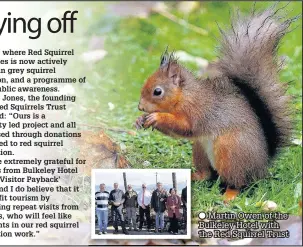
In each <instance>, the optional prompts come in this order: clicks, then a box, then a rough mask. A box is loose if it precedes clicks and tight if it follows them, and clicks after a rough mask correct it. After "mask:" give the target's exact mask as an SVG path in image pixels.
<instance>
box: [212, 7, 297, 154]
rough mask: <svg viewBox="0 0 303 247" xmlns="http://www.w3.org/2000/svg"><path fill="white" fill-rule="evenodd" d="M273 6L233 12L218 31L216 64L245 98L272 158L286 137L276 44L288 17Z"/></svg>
mask: <svg viewBox="0 0 303 247" xmlns="http://www.w3.org/2000/svg"><path fill="white" fill-rule="evenodd" d="M283 8H284V7H282V8H280V9H276V6H274V7H271V8H269V9H267V10H265V11H264V12H262V13H256V12H255V9H253V10H252V13H251V15H250V16H247V17H244V16H240V15H239V14H238V15H237V17H236V18H233V21H232V24H231V28H230V29H229V30H222V29H221V28H220V27H219V29H220V32H221V36H222V38H221V46H220V47H219V53H220V60H219V61H218V63H217V64H216V67H217V68H218V70H219V71H220V73H222V74H223V75H224V76H227V77H228V78H229V79H230V80H231V81H232V82H233V84H235V85H236V86H237V87H238V89H239V90H240V92H241V93H242V94H243V95H244V96H245V97H246V98H247V100H248V102H249V103H250V106H251V108H252V109H253V111H254V112H255V114H256V115H257V116H258V118H259V120H260V124H261V126H262V129H263V131H264V134H265V137H266V141H267V146H268V154H269V156H270V157H273V156H274V155H275V154H276V153H277V150H278V148H280V147H282V146H283V145H284V144H286V143H287V142H288V140H289V136H290V129H291V117H290V111H289V109H288V101H289V100H288V97H287V96H286V95H285V91H286V90H285V87H284V86H283V85H282V84H281V83H279V77H278V72H279V69H280V66H281V64H280V65H279V64H278V62H277V56H276V55H277V47H278V45H279V42H280V40H281V38H282V37H283V36H284V35H285V34H286V33H287V32H288V31H289V27H290V24H291V23H292V22H293V21H295V20H296V19H297V18H299V17H298V16H296V17H294V18H292V19H286V20H282V18H281V16H279V15H278V13H279V11H281V9H283Z"/></svg>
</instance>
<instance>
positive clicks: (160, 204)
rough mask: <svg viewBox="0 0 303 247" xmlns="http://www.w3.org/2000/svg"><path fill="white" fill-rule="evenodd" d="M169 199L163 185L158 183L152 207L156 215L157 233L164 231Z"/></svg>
mask: <svg viewBox="0 0 303 247" xmlns="http://www.w3.org/2000/svg"><path fill="white" fill-rule="evenodd" d="M166 199H167V193H166V191H165V190H164V189H163V187H162V183H160V182H158V183H157V189H156V190H154V192H153V194H152V198H151V207H152V208H153V209H154V210H155V213H156V229H155V232H156V233H157V232H158V231H159V232H162V231H163V229H164V211H165V209H166V207H165V202H166Z"/></svg>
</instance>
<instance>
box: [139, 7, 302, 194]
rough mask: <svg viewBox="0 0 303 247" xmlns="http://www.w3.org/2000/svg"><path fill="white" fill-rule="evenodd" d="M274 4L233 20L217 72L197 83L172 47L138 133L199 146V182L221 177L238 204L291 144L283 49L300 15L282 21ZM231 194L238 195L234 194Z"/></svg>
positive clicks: (147, 96) (146, 98)
mask: <svg viewBox="0 0 303 247" xmlns="http://www.w3.org/2000/svg"><path fill="white" fill-rule="evenodd" d="M279 11H280V9H276V8H275V6H274V7H271V8H269V9H267V10H265V11H263V12H259V13H256V11H255V9H253V10H252V12H251V14H250V15H249V16H242V15H241V16H240V15H238V16H237V17H236V18H234V19H233V20H232V23H231V27H230V28H229V29H227V30H222V29H221V28H220V27H219V30H220V33H221V39H220V46H219V60H218V61H217V62H215V63H214V64H212V69H215V71H216V73H215V74H214V75H213V76H210V77H208V78H205V79H197V78H196V77H195V76H194V75H193V74H192V73H191V72H190V71H188V70H187V69H186V68H185V67H183V66H182V65H181V64H179V63H178V61H177V58H176V57H175V56H174V54H173V53H168V52H167V49H166V51H165V52H164V54H163V55H162V56H161V64H160V67H159V69H158V70H157V71H156V72H155V73H153V74H152V75H151V76H150V77H149V78H148V79H147V81H146V82H145V84H144V86H143V88H142V91H141V98H140V103H139V106H138V108H139V110H141V111H144V112H145V114H143V115H142V116H141V117H139V118H138V119H137V121H136V127H137V128H141V127H144V128H149V127H152V128H155V129H157V130H158V131H160V132H162V133H164V134H166V135H169V136H172V137H181V138H187V139H189V140H191V141H193V163H194V165H195V167H196V171H197V172H196V174H194V175H193V178H194V179H207V178H210V177H211V174H212V173H213V172H214V171H216V172H217V173H218V175H219V176H220V177H221V179H222V180H223V182H225V183H226V184H227V186H228V189H230V188H233V189H235V191H236V192H235V193H234V194H233V192H231V194H232V196H231V197H232V199H233V198H234V197H235V196H236V194H237V193H238V192H237V191H238V190H239V189H240V188H242V187H243V186H246V185H249V184H250V183H251V182H253V181H255V180H256V179H260V178H263V177H264V176H265V174H266V171H267V167H268V164H269V163H270V161H271V159H273V158H274V157H275V156H276V154H277V153H278V151H279V149H280V148H281V147H283V146H285V145H286V144H287V143H288V140H289V137H290V133H291V117H290V115H291V112H290V109H289V97H288V96H286V94H285V91H286V87H285V84H282V83H280V82H279V76H278V73H279V70H280V67H281V64H278V61H277V48H278V45H279V42H280V40H281V39H282V37H283V36H284V35H285V34H286V33H287V32H288V31H289V27H290V25H291V23H292V22H294V21H295V20H296V19H297V17H294V18H292V19H286V20H285V19H284V20H283V19H282V18H281V17H280V16H279V15H278V13H279ZM230 190H231V189H230Z"/></svg>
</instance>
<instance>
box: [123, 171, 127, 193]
mask: <svg viewBox="0 0 303 247" xmlns="http://www.w3.org/2000/svg"><path fill="white" fill-rule="evenodd" d="M123 180H124V189H125V192H126V191H127V181H126V173H125V172H123Z"/></svg>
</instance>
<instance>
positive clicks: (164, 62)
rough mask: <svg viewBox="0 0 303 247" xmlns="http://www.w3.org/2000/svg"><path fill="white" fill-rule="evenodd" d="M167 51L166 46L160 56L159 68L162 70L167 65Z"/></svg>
mask: <svg viewBox="0 0 303 247" xmlns="http://www.w3.org/2000/svg"><path fill="white" fill-rule="evenodd" d="M167 50H168V46H166V48H165V51H164V52H163V53H162V55H161V59H160V68H163V67H164V66H166V65H168V64H169V59H170V55H169V53H168V51H167Z"/></svg>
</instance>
